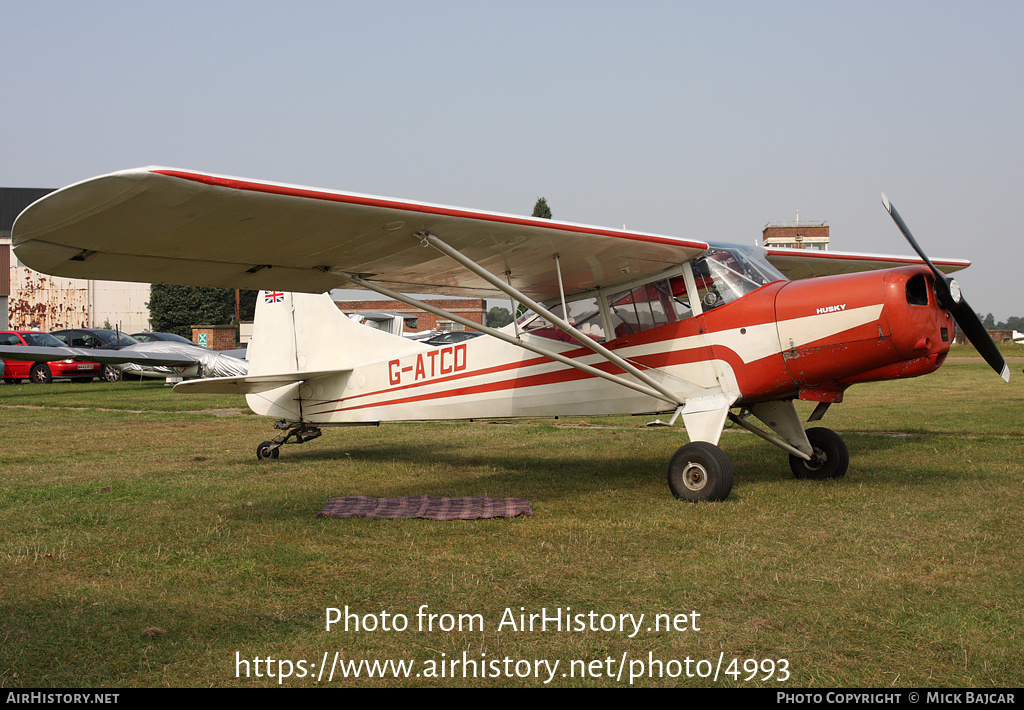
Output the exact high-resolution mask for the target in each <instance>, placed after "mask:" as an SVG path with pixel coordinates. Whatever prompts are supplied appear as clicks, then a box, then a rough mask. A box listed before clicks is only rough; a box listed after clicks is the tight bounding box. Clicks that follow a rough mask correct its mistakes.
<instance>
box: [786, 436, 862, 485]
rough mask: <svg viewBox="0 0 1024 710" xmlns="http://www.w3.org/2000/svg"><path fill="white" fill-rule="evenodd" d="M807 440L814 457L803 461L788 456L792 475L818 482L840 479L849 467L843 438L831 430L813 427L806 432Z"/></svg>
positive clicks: (796, 457)
mask: <svg viewBox="0 0 1024 710" xmlns="http://www.w3.org/2000/svg"><path fill="white" fill-rule="evenodd" d="M807 439H808V441H810V442H811V448H813V449H814V455H813V456H812V457H811V460H810V461H805V460H804V459H802V458H800V457H799V456H793V455H792V454H790V456H789V467H790V469H792V471H793V475H794V476H796V477H797V478H809V479H812V480H819V481H820V480H825V479H827V478H842V477H843V476H844V475H845V474H846V469H847V468H849V467H850V451H849V449H847V448H846V442H844V441H843V438H842V437H841V436H839V434H836V433H835V432H834V431H832V430H831V429H824V428H822V427H815V428H813V429H808V430H807Z"/></svg>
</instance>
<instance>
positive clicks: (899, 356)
mask: <svg viewBox="0 0 1024 710" xmlns="http://www.w3.org/2000/svg"><path fill="white" fill-rule="evenodd" d="M775 314H776V320H777V322H778V329H779V342H780V344H781V346H782V352H783V358H784V360H785V363H786V368H787V370H788V371H789V375H790V377H792V378H793V382H794V384H796V385H797V386H798V387H799V388H800V396H801V398H804V399H812V400H818V401H840V400H841V398H842V391H843V390H844V389H845V388H846V387H847V386H849V385H850V384H853V383H855V382H869V381H873V380H889V379H897V378H901V377H916V376H918V375H924V374H928V373H930V372H934V371H935V370H936V369H938V367H939V366H940V365H941V364H942V362H943V360H945V357H946V354H947V353H948V352H949V345H950V342H951V341H952V337H953V334H954V332H955V328H956V326H955V324H954V323H953V319H952V317H951V316H950V314H949V312H948V311H946V310H945V309H943V308H942V307H940V306H939V305H938V303H937V302H936V299H935V293H934V288H933V277H932V274H931V272H930V271H929V270H928V269H927V268H926V267H924V266H920V267H917V266H911V267H901V268H898V269H890V270H886V271H872V272H865V273H857V274H847V275H842V276H828V277H821V278H815V279H805V280H801V281H793V282H791V283H788V284H786V285H785V286H784V287H783V288H781V289H780V290H779V291H778V293H777V294H776V298H775ZM830 393H832V394H831V396H830Z"/></svg>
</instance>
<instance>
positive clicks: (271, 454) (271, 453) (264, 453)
mask: <svg viewBox="0 0 1024 710" xmlns="http://www.w3.org/2000/svg"><path fill="white" fill-rule="evenodd" d="M280 455H281V448H280V446H275V445H274V442H273V441H264V442H263V443H262V444H260V445H259V446H257V447H256V458H257V459H259V460H260V461H266V460H268V459H276V458H277V457H278V456H280Z"/></svg>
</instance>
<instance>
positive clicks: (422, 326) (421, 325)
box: [334, 298, 487, 331]
mask: <svg viewBox="0 0 1024 710" xmlns="http://www.w3.org/2000/svg"><path fill="white" fill-rule="evenodd" d="M421 300H423V301H424V303H429V304H430V305H432V306H436V307H437V308H443V309H444V310H446V311H451V312H452V313H456V314H458V315H460V316H462V317H463V318H466V319H468V320H471V321H474V322H476V323H480V324H481V325H483V324H484V323H485V318H486V313H487V302H486V301H485V300H484V299H482V298H436V299H432V300H431V299H421ZM334 303H335V305H337V306H338V308H340V309H341V310H342V311H343V312H345V313H346V314H352V313H397V314H399V315H403V316H410V315H412V316H416V317H417V321H418V322H417V324H416V327H415V330H444V331H451V330H465V327H463V325H462V324H461V323H455V322H453V321H450V320H445V319H443V318H440V317H439V316H435V315H434V314H433V313H427V312H426V311H421V310H420V309H418V308H413V307H412V306H409V305H406V304H405V303H402V302H400V301H373V300H369V301H335V302H334ZM410 329H411V328H410Z"/></svg>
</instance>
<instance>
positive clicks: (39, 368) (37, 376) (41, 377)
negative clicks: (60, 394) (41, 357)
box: [28, 362, 53, 385]
mask: <svg viewBox="0 0 1024 710" xmlns="http://www.w3.org/2000/svg"><path fill="white" fill-rule="evenodd" d="M28 379H29V380H30V381H32V382H35V383H36V384H37V385H45V384H47V383H49V382H53V373H51V372H50V368H49V366H47V364H46V363H45V362H37V363H36V364H35V365H33V366H32V369H31V370H30V371H29V373H28Z"/></svg>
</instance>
